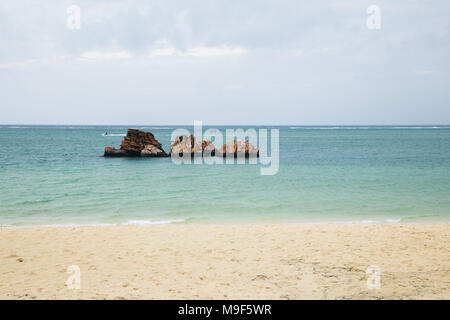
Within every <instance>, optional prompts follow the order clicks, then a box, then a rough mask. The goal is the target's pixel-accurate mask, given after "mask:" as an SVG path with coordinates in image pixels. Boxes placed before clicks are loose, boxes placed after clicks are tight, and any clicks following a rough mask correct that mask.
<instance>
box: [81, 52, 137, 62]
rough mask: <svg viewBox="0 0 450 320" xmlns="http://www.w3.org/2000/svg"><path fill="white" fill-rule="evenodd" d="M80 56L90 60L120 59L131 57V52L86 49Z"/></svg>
mask: <svg viewBox="0 0 450 320" xmlns="http://www.w3.org/2000/svg"><path fill="white" fill-rule="evenodd" d="M80 57H81V58H83V59H90V60H121V59H129V58H131V54H130V53H129V52H128V51H86V52H83V53H82V54H81V55H80Z"/></svg>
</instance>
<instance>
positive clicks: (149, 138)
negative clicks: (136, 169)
mask: <svg viewBox="0 0 450 320" xmlns="http://www.w3.org/2000/svg"><path fill="white" fill-rule="evenodd" d="M104 155H105V157H140V156H144V157H167V154H166V153H165V152H164V150H163V148H162V146H161V143H159V141H158V140H156V139H155V137H154V136H153V134H152V133H150V132H144V131H140V130H136V129H128V132H127V135H126V136H125V138H124V139H123V141H122V143H121V145H120V149H119V150H118V149H115V148H111V147H106V148H105V154H104Z"/></svg>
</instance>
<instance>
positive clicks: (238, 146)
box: [217, 140, 259, 157]
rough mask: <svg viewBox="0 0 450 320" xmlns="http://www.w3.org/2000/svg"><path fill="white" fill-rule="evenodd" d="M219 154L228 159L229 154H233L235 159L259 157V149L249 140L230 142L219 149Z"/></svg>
mask: <svg viewBox="0 0 450 320" xmlns="http://www.w3.org/2000/svg"><path fill="white" fill-rule="evenodd" d="M217 153H218V154H219V155H222V156H223V157H226V155H227V154H233V155H234V157H250V156H252V157H259V149H258V148H256V147H255V146H253V145H252V144H251V143H249V142H248V140H245V141H241V140H238V141H235V140H234V141H228V142H227V143H225V144H224V145H223V146H221V147H220V148H219V150H218V151H217Z"/></svg>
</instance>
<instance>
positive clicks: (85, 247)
mask: <svg viewBox="0 0 450 320" xmlns="http://www.w3.org/2000/svg"><path fill="white" fill-rule="evenodd" d="M0 239H1V245H0V298H1V299H431V298H433V299H449V298H450V250H449V243H450V225H449V224H438V225H419V224H414V225H413V224H411V225H396V226H394V225H325V224H323V225H254V226H251V225H170V226H168V225H166V226H145V227H138V226H117V227H39V228H2V230H1V231H0ZM74 265H75V266H78V267H79V268H80V272H81V274H80V289H73V288H72V289H71V288H69V287H68V286H67V285H66V282H67V279H68V277H69V276H71V273H68V267H69V266H74ZM369 266H376V268H379V271H380V288H379V289H376V288H373V287H371V288H368V286H367V279H368V277H369V276H371V274H370V273H369V274H367V273H366V270H367V268H368V267H369Z"/></svg>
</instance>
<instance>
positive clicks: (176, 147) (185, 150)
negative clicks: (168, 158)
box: [170, 134, 216, 156]
mask: <svg viewBox="0 0 450 320" xmlns="http://www.w3.org/2000/svg"><path fill="white" fill-rule="evenodd" d="M215 152H216V148H215V147H214V144H212V142H211V141H207V140H200V141H197V142H195V137H194V136H193V135H192V134H189V135H183V136H178V137H176V138H175V140H174V141H173V142H172V146H171V147H170V155H172V154H178V155H179V156H183V155H184V154H190V155H191V156H194V154H201V155H202V156H214V154H215Z"/></svg>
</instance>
